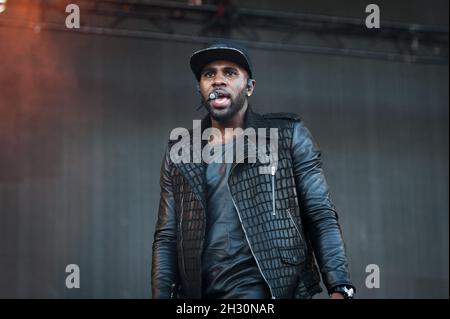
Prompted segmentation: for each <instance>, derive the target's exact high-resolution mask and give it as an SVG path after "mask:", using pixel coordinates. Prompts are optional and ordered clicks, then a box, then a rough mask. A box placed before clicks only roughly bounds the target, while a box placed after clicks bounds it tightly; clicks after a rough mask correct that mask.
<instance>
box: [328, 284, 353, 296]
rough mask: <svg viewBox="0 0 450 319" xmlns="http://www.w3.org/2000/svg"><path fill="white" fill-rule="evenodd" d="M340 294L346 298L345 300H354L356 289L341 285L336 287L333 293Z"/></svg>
mask: <svg viewBox="0 0 450 319" xmlns="http://www.w3.org/2000/svg"><path fill="white" fill-rule="evenodd" d="M333 292H338V293H340V294H342V295H343V296H344V299H353V296H354V294H355V289H354V288H353V287H352V286H347V285H341V286H337V287H334V288H333V290H332V291H331V293H333Z"/></svg>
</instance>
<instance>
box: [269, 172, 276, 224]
mask: <svg viewBox="0 0 450 319" xmlns="http://www.w3.org/2000/svg"><path fill="white" fill-rule="evenodd" d="M270 169H271V172H270V173H271V174H272V215H274V216H275V173H276V171H277V168H276V167H275V166H272V167H271V168H270Z"/></svg>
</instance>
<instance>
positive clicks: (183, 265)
mask: <svg viewBox="0 0 450 319" xmlns="http://www.w3.org/2000/svg"><path fill="white" fill-rule="evenodd" d="M181 193H182V195H181V212H180V248H181V267H182V268H183V273H184V276H186V268H185V263H184V248H183V212H184V209H183V204H184V195H183V194H184V186H183V185H182V186H181Z"/></svg>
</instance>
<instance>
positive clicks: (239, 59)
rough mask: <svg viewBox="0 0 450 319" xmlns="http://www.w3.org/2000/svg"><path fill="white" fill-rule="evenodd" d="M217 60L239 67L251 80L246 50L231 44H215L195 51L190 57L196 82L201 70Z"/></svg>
mask: <svg viewBox="0 0 450 319" xmlns="http://www.w3.org/2000/svg"><path fill="white" fill-rule="evenodd" d="M218 60H224V61H231V62H234V63H236V64H238V65H240V66H241V67H242V68H244V69H245V70H246V71H247V72H248V75H249V77H250V78H252V67H251V63H250V58H249V56H248V54H247V53H246V50H245V49H244V48H243V47H242V46H238V45H236V44H234V43H231V42H216V43H213V44H211V45H209V46H208V47H207V48H204V49H201V50H198V51H195V52H194V53H193V54H192V55H191V59H190V64H191V69H192V72H193V73H194V75H195V77H196V78H197V81H200V76H201V73H202V70H203V68H204V67H205V66H206V65H207V64H209V63H211V62H213V61H218Z"/></svg>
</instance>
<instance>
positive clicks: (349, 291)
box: [344, 287, 355, 298]
mask: <svg viewBox="0 0 450 319" xmlns="http://www.w3.org/2000/svg"><path fill="white" fill-rule="evenodd" d="M344 292H345V293H346V294H347V297H348V298H353V295H354V293H355V292H354V290H353V288H347V287H344Z"/></svg>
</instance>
